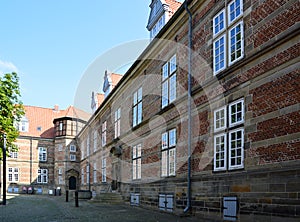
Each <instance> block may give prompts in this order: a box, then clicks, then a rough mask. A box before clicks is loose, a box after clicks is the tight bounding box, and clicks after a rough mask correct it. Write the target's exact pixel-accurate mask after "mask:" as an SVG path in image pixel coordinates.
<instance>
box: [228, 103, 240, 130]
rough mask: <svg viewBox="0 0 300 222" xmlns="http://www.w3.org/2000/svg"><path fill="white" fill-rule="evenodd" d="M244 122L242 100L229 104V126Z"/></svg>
mask: <svg viewBox="0 0 300 222" xmlns="http://www.w3.org/2000/svg"><path fill="white" fill-rule="evenodd" d="M243 122H244V100H239V101H237V102H234V103H231V104H230V106H229V126H235V125H237V124H239V123H243Z"/></svg>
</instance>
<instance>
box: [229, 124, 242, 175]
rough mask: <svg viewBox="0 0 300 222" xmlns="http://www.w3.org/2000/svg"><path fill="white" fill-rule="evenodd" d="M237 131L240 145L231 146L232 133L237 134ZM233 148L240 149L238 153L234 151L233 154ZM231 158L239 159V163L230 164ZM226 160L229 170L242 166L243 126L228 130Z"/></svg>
mask: <svg viewBox="0 0 300 222" xmlns="http://www.w3.org/2000/svg"><path fill="white" fill-rule="evenodd" d="M238 132H240V133H241V137H240V140H241V142H240V146H237V147H232V144H233V139H232V135H233V134H237V133H238ZM234 150H235V151H238V150H240V155H238V154H236V153H235V155H234V156H233V151H234ZM232 159H240V163H239V164H237V163H236V164H232V161H231V160H232ZM228 161H229V166H228V167H229V170H235V169H241V168H244V129H243V128H239V129H235V130H231V131H229V160H228Z"/></svg>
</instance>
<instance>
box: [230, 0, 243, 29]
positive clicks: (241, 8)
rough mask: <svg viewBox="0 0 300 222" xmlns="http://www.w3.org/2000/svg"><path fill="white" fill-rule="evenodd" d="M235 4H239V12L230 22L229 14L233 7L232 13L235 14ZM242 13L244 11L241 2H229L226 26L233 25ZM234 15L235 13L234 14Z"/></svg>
mask: <svg viewBox="0 0 300 222" xmlns="http://www.w3.org/2000/svg"><path fill="white" fill-rule="evenodd" d="M237 2H239V6H240V10H239V15H235V16H234V19H233V20H231V19H230V14H231V11H230V10H231V8H232V6H233V7H234V9H235V10H234V11H235V12H237V10H236V9H237ZM243 11H244V9H243V0H233V1H231V2H230V3H229V4H228V7H227V19H228V24H229V25H230V24H232V23H234V22H235V21H236V20H238V19H239V18H240V17H241V16H242V15H243ZM235 14H236V13H235Z"/></svg>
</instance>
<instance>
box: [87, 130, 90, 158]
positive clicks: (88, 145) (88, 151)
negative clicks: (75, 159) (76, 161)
mask: <svg viewBox="0 0 300 222" xmlns="http://www.w3.org/2000/svg"><path fill="white" fill-rule="evenodd" d="M89 155H90V136H89V135H88V136H87V139H86V156H89Z"/></svg>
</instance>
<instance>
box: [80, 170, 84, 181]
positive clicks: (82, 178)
mask: <svg viewBox="0 0 300 222" xmlns="http://www.w3.org/2000/svg"><path fill="white" fill-rule="evenodd" d="M81 184H82V185H83V184H84V169H83V168H82V169H81Z"/></svg>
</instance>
